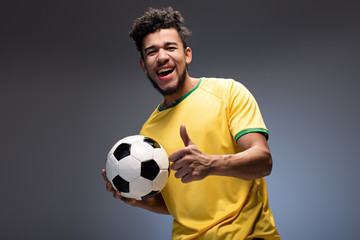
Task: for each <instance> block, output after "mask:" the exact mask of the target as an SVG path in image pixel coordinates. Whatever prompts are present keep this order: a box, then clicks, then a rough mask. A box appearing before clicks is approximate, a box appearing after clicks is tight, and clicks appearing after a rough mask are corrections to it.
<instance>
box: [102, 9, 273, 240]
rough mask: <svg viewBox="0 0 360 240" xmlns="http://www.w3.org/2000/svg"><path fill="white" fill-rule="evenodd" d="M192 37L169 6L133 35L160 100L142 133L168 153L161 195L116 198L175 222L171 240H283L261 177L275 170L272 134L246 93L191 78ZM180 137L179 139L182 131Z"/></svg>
mask: <svg viewBox="0 0 360 240" xmlns="http://www.w3.org/2000/svg"><path fill="white" fill-rule="evenodd" d="M189 34H190V32H189V30H188V29H186V28H185V27H184V25H183V18H182V16H181V15H180V13H179V12H177V11H173V9H172V8H166V9H151V8H150V9H149V10H148V11H147V12H146V13H145V14H144V15H143V16H142V17H140V18H138V19H137V20H136V21H135V22H134V25H133V27H132V29H131V31H130V36H131V37H132V38H133V39H134V41H135V43H136V46H137V49H138V50H139V52H140V55H141V58H140V65H141V68H142V70H143V71H144V72H145V73H146V74H147V76H148V78H149V79H150V81H151V82H152V84H153V85H154V87H155V88H156V89H158V90H159V92H160V93H161V94H162V95H163V97H164V100H163V102H162V103H161V104H160V105H159V106H158V107H157V108H156V109H155V111H154V112H153V113H152V115H151V116H150V117H149V119H148V120H147V121H146V123H145V124H144V125H143V127H142V129H141V132H140V134H142V135H145V136H148V137H151V138H153V139H154V140H156V141H158V142H159V143H160V144H161V145H162V146H163V147H164V148H165V150H166V151H167V153H168V154H169V160H170V162H171V173H170V176H169V180H168V183H167V185H166V186H165V188H164V189H163V190H162V192H161V194H158V195H157V196H155V197H153V198H150V199H148V200H145V201H137V200H134V199H126V198H124V197H122V196H121V194H120V192H118V191H115V190H114V189H113V188H112V186H111V183H110V182H109V181H108V179H107V178H106V172H105V170H103V176H104V179H105V181H106V182H107V185H106V188H107V190H108V191H110V192H112V193H113V196H114V197H115V198H119V199H121V200H123V201H124V202H125V203H128V204H130V205H132V206H136V207H141V208H144V209H147V210H150V211H153V212H156V213H161V214H171V215H172V216H173V217H174V222H173V233H172V236H173V239H216V240H218V239H229V240H230V239H231V240H233V239H280V236H279V234H278V232H277V230H276V227H275V224H274V219H273V216H272V213H271V211H270V208H269V205H268V199H267V189H266V183H265V179H264V176H266V175H269V174H270V172H271V169H272V158H271V154H270V150H269V147H268V145H267V137H268V131H267V129H266V127H265V124H264V122H263V119H262V117H261V113H260V111H259V108H258V105H257V103H256V101H255V99H254V98H253V96H252V95H251V94H250V93H249V91H248V90H247V89H246V88H245V87H244V86H243V85H241V84H240V83H238V82H236V81H234V80H231V79H214V78H200V79H198V78H192V77H190V76H189V73H188V68H187V65H188V64H190V62H191V60H192V50H191V49H190V48H189V47H188V46H187V43H186V40H187V37H188V36H189ZM179 131H180V133H179Z"/></svg>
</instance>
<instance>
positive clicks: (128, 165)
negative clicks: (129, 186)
mask: <svg viewBox="0 0 360 240" xmlns="http://www.w3.org/2000/svg"><path fill="white" fill-rule="evenodd" d="M118 173H119V175H120V177H122V178H123V179H124V180H126V181H128V182H131V181H132V180H134V179H136V178H138V177H140V173H141V163H140V162H139V161H138V160H136V159H134V158H133V157H132V156H127V157H124V158H123V159H121V160H120V161H119V162H118Z"/></svg>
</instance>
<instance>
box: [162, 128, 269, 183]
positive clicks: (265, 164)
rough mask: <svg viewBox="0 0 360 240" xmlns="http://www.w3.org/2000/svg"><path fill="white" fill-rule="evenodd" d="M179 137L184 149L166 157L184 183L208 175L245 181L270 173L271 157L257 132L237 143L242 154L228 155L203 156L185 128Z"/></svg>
mask: <svg viewBox="0 0 360 240" xmlns="http://www.w3.org/2000/svg"><path fill="white" fill-rule="evenodd" d="M180 136H181V138H182V140H183V142H184V145H185V147H184V148H182V149H179V150H178V151H175V152H174V153H173V154H171V155H170V156H169V160H170V161H172V162H173V164H172V165H171V169H172V170H175V171H177V172H176V173H175V177H177V178H181V180H182V181H183V182H184V183H187V182H191V181H196V180H201V179H203V178H205V177H206V176H208V175H220V176H231V177H237V178H241V179H245V180H252V179H256V178H261V177H264V176H267V175H269V174H270V172H271V169H272V158H271V154H270V150H269V147H268V144H267V142H266V139H265V137H264V136H263V135H261V134H260V133H248V134H245V135H243V136H242V137H240V138H239V139H238V141H237V143H238V145H239V146H240V147H241V149H242V150H243V151H242V152H239V153H236V154H230V155H206V154H204V153H202V152H201V151H200V150H199V149H198V148H197V147H196V145H195V143H194V142H192V140H191V139H190V138H189V136H188V134H187V132H186V128H185V126H184V125H182V126H181V128H180Z"/></svg>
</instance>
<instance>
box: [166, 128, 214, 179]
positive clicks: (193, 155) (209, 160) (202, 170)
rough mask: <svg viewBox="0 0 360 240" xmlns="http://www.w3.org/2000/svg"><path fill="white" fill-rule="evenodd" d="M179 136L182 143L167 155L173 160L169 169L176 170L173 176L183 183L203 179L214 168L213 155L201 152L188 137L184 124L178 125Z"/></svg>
mask: <svg viewBox="0 0 360 240" xmlns="http://www.w3.org/2000/svg"><path fill="white" fill-rule="evenodd" d="M180 137H181V139H182V141H183V143H184V148H181V149H179V150H177V151H175V152H174V153H172V154H171V155H170V156H169V160H170V162H173V164H172V165H171V169H172V170H174V171H176V173H175V177H176V178H181V181H182V182H183V183H189V182H192V181H197V180H201V179H204V178H205V177H206V176H208V175H210V173H211V172H212V171H213V170H214V167H213V164H214V163H215V161H216V159H215V156H212V155H206V154H204V153H202V152H201V151H200V150H199V149H198V148H197V147H196V145H195V143H194V142H193V141H192V140H191V139H190V137H189V135H188V133H187V131H186V127H185V125H184V124H183V125H181V126H180Z"/></svg>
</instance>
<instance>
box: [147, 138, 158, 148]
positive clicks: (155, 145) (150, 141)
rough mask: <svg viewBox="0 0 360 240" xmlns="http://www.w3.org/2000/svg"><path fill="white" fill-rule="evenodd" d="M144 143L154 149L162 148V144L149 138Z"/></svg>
mask: <svg viewBox="0 0 360 240" xmlns="http://www.w3.org/2000/svg"><path fill="white" fill-rule="evenodd" d="M144 142H147V143H148V144H149V145H150V146H152V147H153V148H160V144H159V143H158V142H156V141H155V140H153V139H151V138H149V137H145V138H144Z"/></svg>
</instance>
